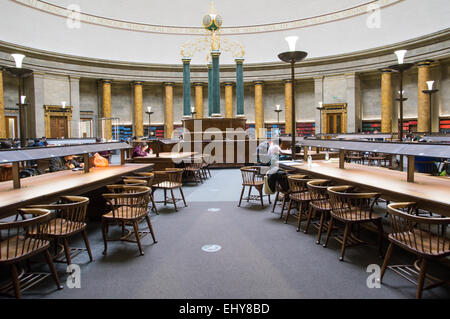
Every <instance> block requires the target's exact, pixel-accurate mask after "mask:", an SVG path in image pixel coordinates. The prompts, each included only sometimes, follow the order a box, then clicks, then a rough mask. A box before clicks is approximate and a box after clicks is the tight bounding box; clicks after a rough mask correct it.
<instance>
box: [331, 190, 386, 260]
mask: <svg viewBox="0 0 450 319" xmlns="http://www.w3.org/2000/svg"><path fill="white" fill-rule="evenodd" d="M327 192H328V196H329V202H330V204H331V213H330V214H331V218H330V221H329V223H328V231H327V237H326V239H325V244H324V245H323V247H327V245H328V240H329V238H330V234H331V231H332V229H333V223H334V221H335V220H338V221H340V222H342V223H344V224H345V231H344V237H343V239H342V248H341V256H340V258H339V260H340V261H343V260H344V254H345V249H346V247H347V246H350V245H355V244H358V243H363V242H362V241H361V240H359V239H358V238H356V237H355V236H353V234H352V226H353V225H355V224H362V223H374V224H375V225H376V227H377V229H378V249H379V253H380V256H381V255H382V244H383V224H382V220H381V216H378V215H376V214H374V213H373V207H374V205H375V202H376V200H377V199H378V198H379V197H380V196H381V194H378V193H356V192H354V187H353V186H349V185H345V186H331V187H329V188H328V190H327ZM336 239H337V240H338V241H340V239H339V238H336Z"/></svg>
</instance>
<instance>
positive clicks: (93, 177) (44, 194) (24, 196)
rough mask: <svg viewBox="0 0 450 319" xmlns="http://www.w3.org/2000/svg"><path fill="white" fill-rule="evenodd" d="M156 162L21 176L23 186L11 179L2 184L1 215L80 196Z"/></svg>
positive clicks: (151, 166) (146, 168) (0, 188)
mask: <svg viewBox="0 0 450 319" xmlns="http://www.w3.org/2000/svg"><path fill="white" fill-rule="evenodd" d="M152 168H153V164H125V165H110V166H109V167H102V168H100V167H97V168H91V169H90V172H89V174H85V173H84V172H83V171H75V172H74V171H72V170H66V171H60V172H55V173H48V174H44V175H38V176H33V177H29V178H24V179H22V187H21V188H20V189H14V187H13V183H12V182H11V181H7V182H2V183H0V217H6V216H8V215H12V214H15V209H17V208H19V207H24V206H27V205H32V204H42V203H48V202H51V201H54V200H56V199H58V198H59V197H60V196H62V195H81V194H85V193H87V192H89V191H93V190H95V189H98V188H101V187H103V186H105V185H108V184H112V183H116V182H118V181H120V180H121V179H122V178H121V177H122V176H124V175H129V174H131V173H134V172H139V171H148V170H151V169H152Z"/></svg>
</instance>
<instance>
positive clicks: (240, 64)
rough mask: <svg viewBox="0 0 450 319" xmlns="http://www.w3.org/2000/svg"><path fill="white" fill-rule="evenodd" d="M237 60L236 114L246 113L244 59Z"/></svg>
mask: <svg viewBox="0 0 450 319" xmlns="http://www.w3.org/2000/svg"><path fill="white" fill-rule="evenodd" d="M235 61H236V115H237V116H243V115H244V59H243V58H238V59H236V60H235Z"/></svg>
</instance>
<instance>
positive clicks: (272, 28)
mask: <svg viewBox="0 0 450 319" xmlns="http://www.w3.org/2000/svg"><path fill="white" fill-rule="evenodd" d="M10 1H13V2H15V3H18V4H20V5H23V6H26V7H29V8H32V9H35V10H39V11H42V12H45V13H48V14H52V15H56V16H60V17H63V18H70V17H71V15H72V14H73V13H72V11H71V10H68V9H67V8H64V7H61V6H58V5H55V4H52V3H49V2H45V1H41V0H10ZM401 1H404V0H373V1H369V2H367V3H364V4H360V5H357V6H355V7H351V8H347V9H343V10H339V11H335V12H330V13H326V14H322V15H318V16H314V17H309V18H303V19H298V20H292V21H283V22H278V23H270V24H260V25H247V26H235V27H223V28H222V29H221V33H222V34H223V35H239V34H256V33H267V32H277V31H286V30H292V29H300V28H307V27H310V26H314V25H320V24H325V23H330V22H334V21H339V20H343V19H348V18H352V17H355V16H359V15H362V14H367V13H368V12H371V11H372V10H373V8H380V9H383V8H385V7H388V6H391V5H395V4H397V3H399V2H401ZM79 17H80V21H81V23H89V24H94V25H100V26H103V27H108V28H115V29H121V30H128V31H134V32H146V33H159V34H177V35H204V34H205V30H204V29H203V28H202V27H189V26H164V25H152V24H144V23H136V22H132V21H122V20H117V19H111V18H108V17H101V16H97V15H92V14H89V13H84V12H80V13H79Z"/></svg>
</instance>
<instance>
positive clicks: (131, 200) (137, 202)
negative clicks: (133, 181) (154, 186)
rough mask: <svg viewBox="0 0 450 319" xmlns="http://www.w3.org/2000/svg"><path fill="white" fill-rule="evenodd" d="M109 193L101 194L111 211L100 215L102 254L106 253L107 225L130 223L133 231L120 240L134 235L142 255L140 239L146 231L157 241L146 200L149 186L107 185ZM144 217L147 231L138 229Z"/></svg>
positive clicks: (147, 199)
mask: <svg viewBox="0 0 450 319" xmlns="http://www.w3.org/2000/svg"><path fill="white" fill-rule="evenodd" d="M107 188H108V190H109V191H110V193H108V194H103V195H102V196H103V198H105V200H106V201H107V203H108V205H109V207H110V209H111V211H110V212H109V213H107V214H105V215H103V216H102V234H103V241H104V245H105V250H104V251H103V254H106V251H107V248H108V243H107V242H108V226H109V225H110V224H114V223H119V224H122V225H124V224H127V225H128V224H131V225H132V226H133V232H130V233H129V234H128V235H126V236H122V237H121V238H120V240H127V241H132V240H129V239H128V237H129V236H130V235H132V234H134V236H135V237H136V242H137V244H138V248H139V252H140V254H141V255H144V251H143V250H142V245H141V239H142V238H143V237H144V236H146V235H147V234H148V233H150V234H151V235H152V238H153V242H154V243H157V241H156V239H155V234H154V232H153V227H152V224H151V221H150V217H149V215H148V214H149V211H148V201H149V198H150V196H149V193H150V187H146V186H128V185H108V186H107ZM142 218H145V220H146V221H147V224H148V228H149V232H140V231H139V221H140V220H141V219H142Z"/></svg>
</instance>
